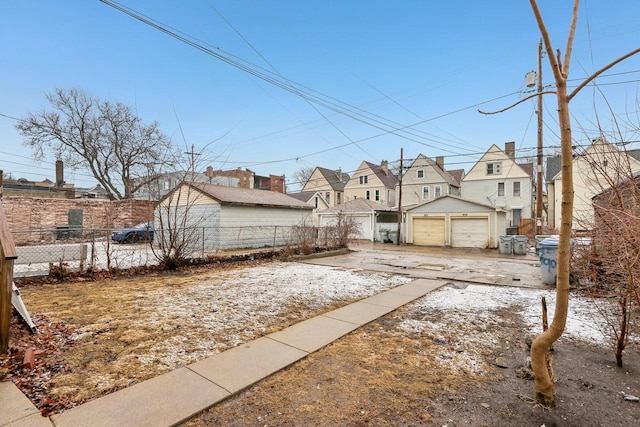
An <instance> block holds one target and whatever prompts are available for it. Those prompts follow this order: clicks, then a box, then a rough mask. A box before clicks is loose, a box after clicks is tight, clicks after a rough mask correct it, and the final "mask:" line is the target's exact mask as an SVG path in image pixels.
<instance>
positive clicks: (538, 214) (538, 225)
mask: <svg viewBox="0 0 640 427" xmlns="http://www.w3.org/2000/svg"><path fill="white" fill-rule="evenodd" d="M537 113H538V165H537V173H538V176H537V182H536V184H537V185H536V234H542V157H543V155H542V39H540V42H539V43H538V112H537Z"/></svg>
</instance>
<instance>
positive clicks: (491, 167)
mask: <svg viewBox="0 0 640 427" xmlns="http://www.w3.org/2000/svg"><path fill="white" fill-rule="evenodd" d="M501 174H502V163H501V162H489V163H487V175H501Z"/></svg>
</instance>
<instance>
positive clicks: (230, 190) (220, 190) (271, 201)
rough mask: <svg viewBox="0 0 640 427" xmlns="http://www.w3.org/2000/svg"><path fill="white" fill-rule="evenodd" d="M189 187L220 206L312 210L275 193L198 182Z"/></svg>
mask: <svg viewBox="0 0 640 427" xmlns="http://www.w3.org/2000/svg"><path fill="white" fill-rule="evenodd" d="M189 185H191V186H192V187H193V188H196V189H198V190H200V191H202V192H203V193H205V194H207V195H208V196H210V197H212V198H213V199H215V200H217V201H218V202H220V203H222V204H232V205H246V206H268V207H286V208H295V209H313V208H312V207H311V206H309V205H307V204H306V203H304V202H301V201H300V200H297V199H294V198H293V197H290V196H288V195H286V194H282V193H278V192H276V191H268V190H255V189H249V188H238V187H224V186H222V185H213V184H203V183H199V182H194V183H191V184H189Z"/></svg>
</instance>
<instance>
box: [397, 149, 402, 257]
mask: <svg viewBox="0 0 640 427" xmlns="http://www.w3.org/2000/svg"><path fill="white" fill-rule="evenodd" d="M398 180H399V183H398V184H399V185H398V188H399V191H398V236H397V237H396V245H398V246H399V245H400V236H401V234H400V233H401V232H402V148H401V149H400V173H399V174H398Z"/></svg>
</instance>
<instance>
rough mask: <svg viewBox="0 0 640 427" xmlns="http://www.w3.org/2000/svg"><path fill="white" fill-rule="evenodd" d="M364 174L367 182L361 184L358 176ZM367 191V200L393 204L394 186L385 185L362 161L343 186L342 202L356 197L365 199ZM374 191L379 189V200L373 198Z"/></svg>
mask: <svg viewBox="0 0 640 427" xmlns="http://www.w3.org/2000/svg"><path fill="white" fill-rule="evenodd" d="M388 173H389V174H390V173H391V172H388ZM364 176H366V177H367V182H366V183H362V184H361V183H360V177H364ZM367 191H369V198H368V200H372V201H377V202H378V203H381V204H383V205H386V206H393V205H394V204H395V186H394V188H388V187H386V186H385V184H384V183H383V182H382V180H380V178H379V177H378V175H376V173H375V172H374V171H373V170H371V168H370V167H369V166H368V165H367V163H366V162H363V163H362V164H361V165H360V167H359V168H358V170H357V171H356V172H354V174H353V176H352V177H351V179H350V180H349V182H347V184H346V185H345V187H344V197H345V201H344V202H348V201H350V200H355V199H357V198H362V199H367ZM376 191H379V194H380V200H375V194H376Z"/></svg>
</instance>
